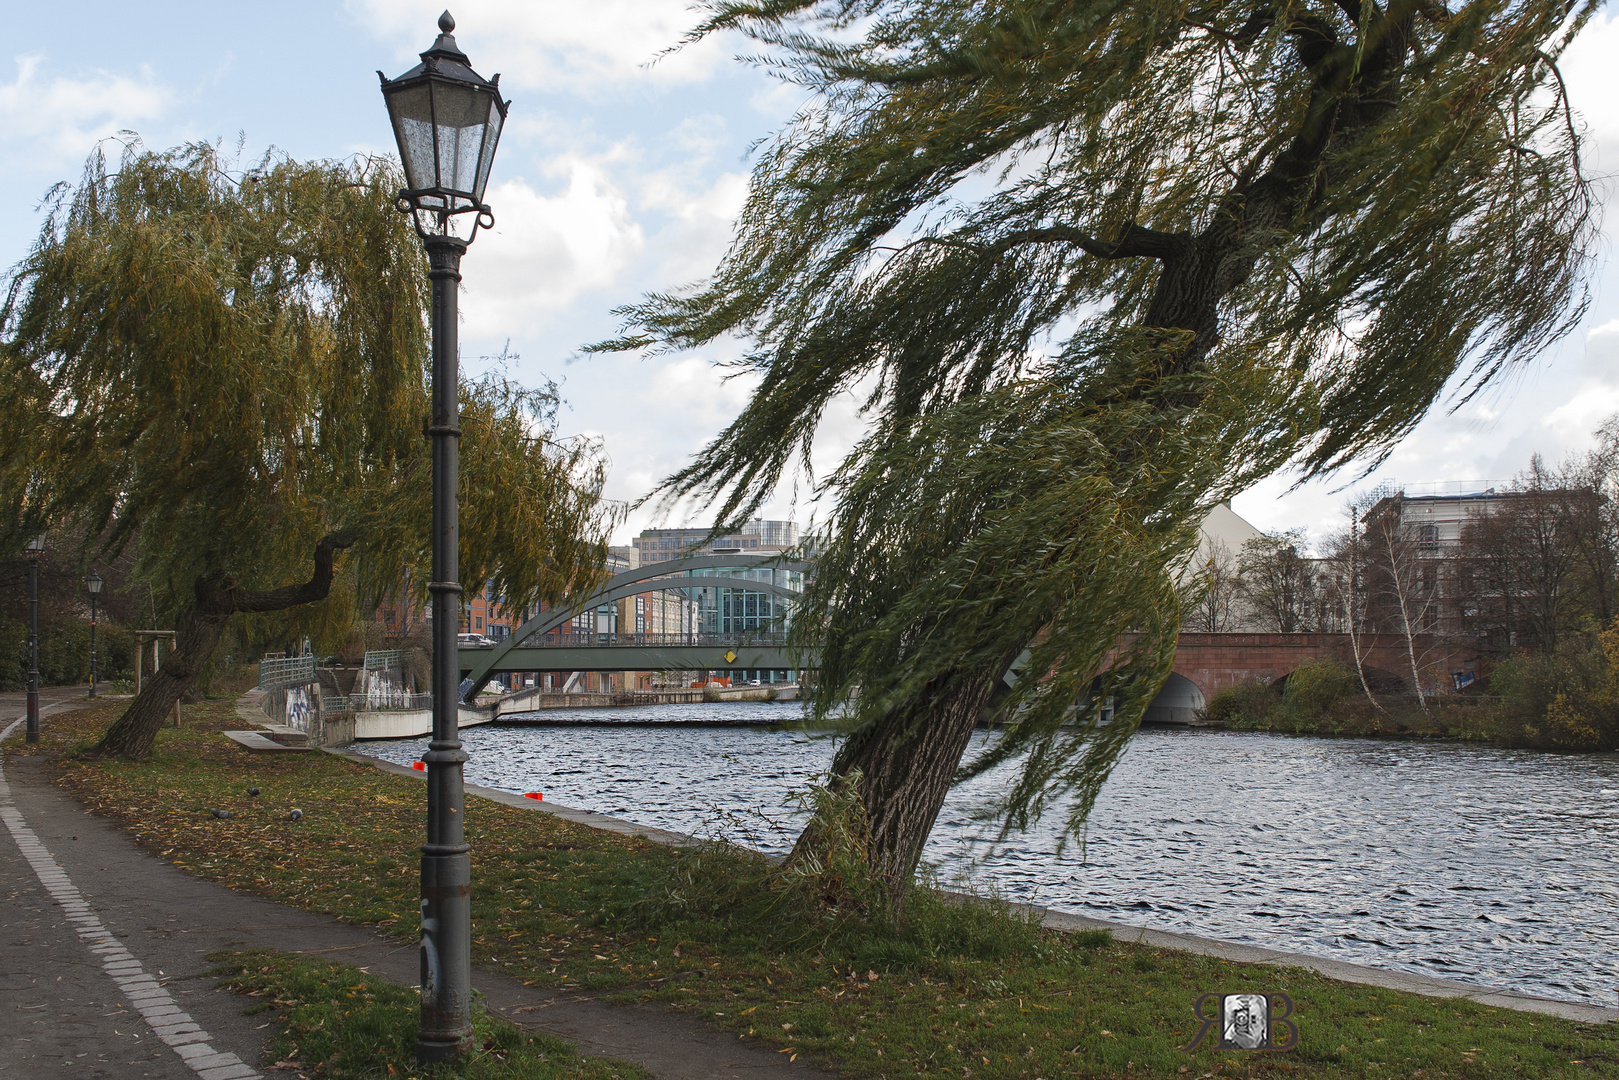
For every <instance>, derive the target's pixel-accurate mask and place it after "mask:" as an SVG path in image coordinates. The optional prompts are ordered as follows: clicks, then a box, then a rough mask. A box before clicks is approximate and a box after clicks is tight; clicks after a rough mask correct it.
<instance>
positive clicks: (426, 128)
mask: <svg viewBox="0 0 1619 1080" xmlns="http://www.w3.org/2000/svg"><path fill="white" fill-rule="evenodd" d="M388 114H389V115H390V116H391V117H392V118H393V122H394V138H395V139H396V140H397V141H398V143H399V160H400V162H401V163H403V165H404V166H405V186H406V187H408V188H410V189H412V190H414V191H420V190H421V189H423V188H431V187H437V186H438V170H437V169H435V168H434V165H433V95H432V91H431V90H430V89H429V88H428V86H427V84H426V83H422V84H420V85H417V86H411V87H407V88H405V89H403V90H391V91H389V93H388Z"/></svg>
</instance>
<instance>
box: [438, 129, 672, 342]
mask: <svg viewBox="0 0 1619 1080" xmlns="http://www.w3.org/2000/svg"><path fill="white" fill-rule="evenodd" d="M554 171H556V172H560V173H562V174H564V175H566V176H567V178H568V179H567V185H566V187H564V188H563V189H562V190H561V191H560V192H559V193H557V194H555V195H545V194H541V193H540V192H539V191H536V190H535V189H534V188H533V187H532V186H530V185H529V183H528V182H527V181H526V180H523V179H516V180H508V181H506V182H505V183H502V184H498V185H496V186H494V187H492V188H491V189H490V191H489V196H488V197H489V202H490V204H491V205H492V206H494V207H495V212H496V224H495V228H494V229H493V230H492V231H491V232H489V233H484V234H480V235H479V237H478V241H477V243H476V244H475V245H474V247H473V250H472V251H471V252H470V253H469V254H468V257H467V259H466V261H465V262H464V263H463V264H462V271H463V275H464V277H465V280H466V286H467V292H466V296H467V301H466V307H467V308H468V318H469V319H471V320H476V323H477V325H478V326H479V328H480V333H482V334H487V335H489V336H491V337H497V338H498V337H500V336H503V335H513V334H516V335H519V336H521V334H522V333H523V332H525V331H529V330H532V328H533V324H534V322H535V321H536V317H537V316H539V317H543V316H544V315H546V314H548V313H551V312H555V311H558V310H560V309H563V308H566V307H567V306H568V305H570V304H571V303H573V302H574V301H575V300H576V299H577V298H578V297H579V296H580V295H581V294H582V293H585V292H587V291H589V290H592V289H599V288H602V287H604V286H606V285H609V284H611V283H612V282H613V281H614V280H615V278H616V277H617V276H618V274H619V273H620V272H621V271H622V270H623V268H624V267H625V266H626V264H628V263H629V262H630V260H631V259H633V258H635V256H636V255H637V254H639V252H640V251H641V249H642V247H643V246H644V243H645V239H644V237H643V235H642V232H641V226H640V225H639V224H637V223H636V222H635V221H633V220H631V217H630V213H629V208H628V204H627V202H626V200H625V198H624V196H623V194H622V193H620V192H619V190H618V189H617V187H616V186H615V185H614V183H613V181H612V179H611V177H609V176H608V174H607V171H606V170H605V169H604V168H603V166H602V165H601V164H600V163H599V162H594V161H588V160H586V159H584V158H580V157H568V158H564V159H562V160H560V161H558V162H557V163H556V165H555V167H554Z"/></svg>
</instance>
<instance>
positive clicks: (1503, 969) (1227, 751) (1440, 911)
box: [363, 702, 1619, 1005]
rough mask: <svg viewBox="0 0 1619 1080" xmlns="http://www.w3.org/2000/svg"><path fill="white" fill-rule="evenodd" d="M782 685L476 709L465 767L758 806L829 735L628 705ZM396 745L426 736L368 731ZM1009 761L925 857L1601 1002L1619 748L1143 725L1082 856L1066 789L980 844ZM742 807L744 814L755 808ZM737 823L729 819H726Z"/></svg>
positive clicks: (1270, 935) (824, 758)
mask: <svg viewBox="0 0 1619 1080" xmlns="http://www.w3.org/2000/svg"><path fill="white" fill-rule="evenodd" d="M796 710H797V706H796V705H793V704H790V703H788V704H752V703H740V702H738V703H725V704H708V705H665V706H646V707H640V708H633V709H612V710H601V709H592V710H570V711H569V712H568V713H567V714H563V713H560V712H558V713H546V714H544V715H546V716H547V717H561V716H563V715H566V716H567V717H568V719H570V720H584V719H591V720H597V721H601V722H599V723H593V724H589V725H581V726H569V727H549V726H547V727H509V726H501V727H475V728H470V729H468V730H467V731H466V732H465V733H464V736H463V737H464V739H465V742H466V746H467V749H468V750H469V751H470V752H471V754H472V759H471V761H470V762H469V763H468V765H467V779H468V780H470V781H472V782H474V783H480V784H487V785H490V786H492V787H499V788H506V789H509V790H512V791H534V790H539V791H543V792H544V793H545V797H546V799H548V800H552V801H555V802H558V803H562V804H564V805H568V806H577V807H581V808H584V809H589V810H595V811H598V812H600V813H605V814H611V815H614V816H615V817H623V818H628V819H630V820H633V821H637V822H641V823H644V824H647V825H655V826H659V827H662V828H667V829H674V830H677V831H681V832H702V831H705V830H708V829H711V828H712V827H713V826H714V824H715V823H716V821H719V820H720V819H721V818H722V816H724V815H734V814H741V815H743V817H744V818H748V817H750V816H751V814H752V813H753V812H756V811H763V813H764V815H765V816H766V818H768V819H772V820H775V821H777V822H778V823H779V827H778V828H776V829H774V830H773V829H771V828H770V827H769V826H768V825H760V826H758V831H757V832H756V833H755V835H754V836H753V837H752V839H753V840H754V842H755V843H757V844H760V845H762V846H766V847H773V848H777V849H781V848H782V847H784V846H785V844H786V843H787V842H788V841H789V840H790V837H791V835H792V823H793V819H794V815H795V810H794V808H793V807H792V806H791V805H790V803H789V801H788V795H789V794H790V792H792V791H793V790H794V789H795V788H799V787H801V786H802V785H803V784H804V782H805V780H806V779H807V778H808V777H809V776H810V775H811V774H813V773H815V772H817V771H820V770H823V769H825V768H826V766H827V764H828V763H829V762H830V761H831V757H832V750H833V746H834V744H833V742H832V741H831V740H830V739H826V738H821V737H817V736H815V735H814V734H812V733H806V732H804V731H801V730H795V729H792V728H763V729H761V728H745V727H719V726H714V727H703V726H696V727H687V726H682V727H673V726H650V725H645V724H640V723H626V721H637V720H640V721H649V720H668V719H679V720H687V721H690V720H699V719H701V720H710V721H716V722H729V721H736V720H739V719H747V720H756V719H781V720H784V721H792V720H796V719H797V713H796ZM363 749H364V750H365V751H366V752H367V753H370V754H374V755H376V756H378V757H385V758H388V759H390V760H393V761H412V760H415V759H417V758H418V757H420V756H421V754H422V752H423V750H424V749H425V740H411V741H402V742H392V743H372V744H368V745H366V746H365V747H363ZM1004 782H1005V774H1004V773H1003V774H1001V775H1000V776H997V775H994V774H992V775H989V776H985V777H982V778H980V779H979V780H977V781H974V782H973V783H972V784H969V785H967V786H965V787H963V788H961V789H958V790H957V791H955V792H954V793H952V795H951V797H950V800H949V802H948V803H946V805H945V809H944V811H943V813H941V815H940V818H939V823H938V825H937V826H936V827H935V829H934V833H933V837H932V839H931V840H930V842H929V844H928V848H927V853H926V858H927V859H928V860H929V861H930V862H934V863H937V864H939V866H940V868H941V872H942V873H943V874H944V875H945V876H946V877H947V878H948V877H950V876H953V875H955V874H957V873H960V872H964V871H965V872H968V873H970V875H971V876H972V878H973V879H974V880H975V881H978V882H980V883H982V884H985V885H988V884H993V885H995V886H997V887H999V888H1000V889H1001V890H1002V891H1003V892H1004V893H1005V894H1006V895H1008V896H1010V897H1012V898H1014V899H1022V900H1033V901H1036V902H1039V903H1042V904H1046V905H1048V906H1050V907H1053V908H1058V909H1062V910H1066V911H1075V912H1081V913H1085V914H1090V915H1095V916H1098V917H1102V918H1108V919H1115V920H1118V921H1122V922H1128V923H1133V924H1137V925H1149V926H1152V927H1154V928H1156V929H1161V930H1174V931H1181V932H1185V933H1192V934H1199V935H1203V936H1207V937H1214V938H1220V939H1222V940H1226V941H1242V942H1248V943H1252V944H1256V945H1265V946H1269V947H1272V948H1281V949H1291V950H1294V951H1297V952H1306V953H1311V954H1314V955H1317V956H1325V957H1331V958H1334V959H1338V960H1347V961H1351V962H1354V963H1361V964H1372V965H1377V966H1383V967H1392V968H1401V969H1404V970H1408V971H1416V972H1421V973H1424V974H1430V975H1439V976H1446V977H1452V978H1460V979H1465V980H1467V981H1470V982H1481V983H1485V984H1489V985H1494V986H1504V987H1511V988H1513V989H1517V990H1521V991H1524V992H1526V993H1533V994H1541V995H1544V996H1548V997H1559V998H1567V999H1573V1000H1583V1001H1589V1002H1594V1003H1598V1004H1602V1005H1610V1004H1612V1002H1613V993H1614V987H1615V986H1616V985H1619V963H1616V955H1615V954H1616V946H1619V850H1616V846H1615V837H1616V836H1619V828H1616V827H1619V798H1616V797H1619V755H1614V754H1592V755H1557V756H1553V755H1547V754H1532V753H1526V752H1519V751H1512V750H1493V749H1482V748H1477V747H1471V746H1460V745H1452V744H1416V743H1383V742H1366V741H1357V740H1335V739H1311V738H1289V737H1283V736H1276V735H1261V734H1248V733H1239V732H1209V731H1179V730H1165V729H1149V730H1144V731H1142V732H1141V733H1140V734H1138V735H1137V736H1136V737H1135V739H1134V741H1133V742H1132V744H1131V746H1130V748H1129V750H1128V751H1127V752H1126V754H1125V756H1124V758H1123V760H1122V761H1121V762H1120V763H1119V766H1118V768H1117V769H1116V770H1115V771H1114V774H1113V776H1112V778H1111V779H1110V780H1109V781H1108V783H1107V786H1106V787H1105V788H1104V789H1103V792H1102V796H1101V798H1100V799H1099V800H1098V801H1097V804H1096V808H1095V811H1094V812H1093V814H1092V816H1091V824H1090V829H1089V833H1088V838H1087V844H1086V849H1085V858H1084V859H1083V861H1082V860H1081V858H1080V854H1079V851H1078V850H1077V847H1075V846H1074V845H1070V847H1069V849H1068V851H1066V852H1065V853H1064V854H1063V855H1060V856H1059V855H1057V854H1056V848H1057V838H1058V832H1059V828H1060V824H1061V815H1060V813H1054V814H1052V815H1050V817H1049V820H1048V821H1046V822H1043V823H1041V824H1039V825H1037V826H1036V827H1035V828H1034V829H1032V830H1031V831H1030V832H1029V833H1028V834H1025V835H1021V836H1017V837H1014V838H1013V840H1012V841H1010V842H1008V843H1005V844H1002V845H1000V846H999V847H997V848H996V849H995V850H994V851H993V852H991V851H989V850H988V849H987V847H986V845H984V844H982V843H977V844H975V843H974V842H973V837H974V836H975V835H977V834H978V833H980V832H981V831H982V829H983V826H982V825H981V824H980V823H978V822H975V821H973V820H972V816H971V815H972V811H973V810H974V808H975V807H978V806H980V805H982V804H983V802H984V801H985V800H986V799H987V797H988V796H989V794H990V793H992V792H993V791H994V790H996V787H997V785H999V784H1002V783H1004ZM753 820H755V821H758V819H757V818H753ZM732 827H733V828H734V826H732Z"/></svg>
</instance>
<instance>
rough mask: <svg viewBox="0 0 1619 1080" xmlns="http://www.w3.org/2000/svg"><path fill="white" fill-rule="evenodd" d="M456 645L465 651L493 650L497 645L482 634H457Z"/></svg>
mask: <svg viewBox="0 0 1619 1080" xmlns="http://www.w3.org/2000/svg"><path fill="white" fill-rule="evenodd" d="M455 643H456V644H457V645H459V646H460V647H461V648H463V649H493V648H494V647H495V643H494V642H493V641H490V640H489V639H488V638H486V637H484V636H483V635H482V634H457V635H455Z"/></svg>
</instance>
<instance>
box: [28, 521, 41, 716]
mask: <svg viewBox="0 0 1619 1080" xmlns="http://www.w3.org/2000/svg"><path fill="white" fill-rule="evenodd" d="M26 547H27V551H28V729H27V730H28V741H29V742H31V743H37V742H39V555H40V552H42V551H44V550H45V534H44V533H40V534H39V535H38V536H36V537H33V538H32V539H31V540H29V541H28V543H27V545H26Z"/></svg>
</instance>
